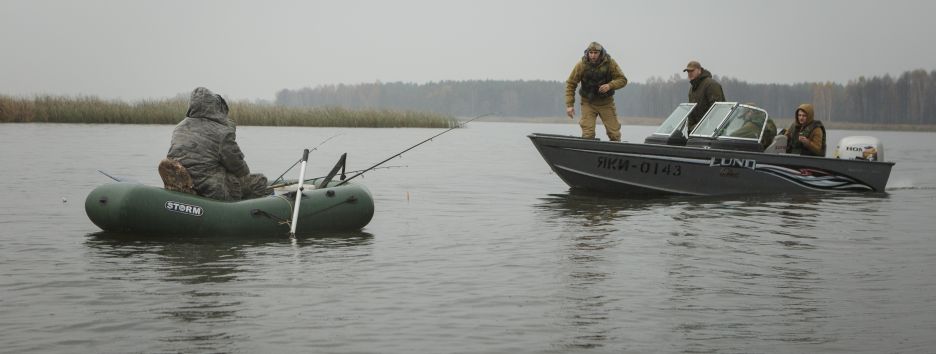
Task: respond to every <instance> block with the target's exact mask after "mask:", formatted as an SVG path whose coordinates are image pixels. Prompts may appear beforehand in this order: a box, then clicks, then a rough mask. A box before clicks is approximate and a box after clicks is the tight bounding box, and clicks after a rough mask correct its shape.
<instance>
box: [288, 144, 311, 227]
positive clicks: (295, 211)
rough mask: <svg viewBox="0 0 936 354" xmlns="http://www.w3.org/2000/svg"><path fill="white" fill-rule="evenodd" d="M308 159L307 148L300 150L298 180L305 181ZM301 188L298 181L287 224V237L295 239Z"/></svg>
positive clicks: (301, 185)
mask: <svg viewBox="0 0 936 354" xmlns="http://www.w3.org/2000/svg"><path fill="white" fill-rule="evenodd" d="M308 160H309V149H305V150H302V160H299V161H300V162H301V163H300V166H299V180H300V181H305V170H306V161H308ZM302 189H303V184H302V183H299V188H296V206H295V207H294V208H293V216H292V221H291V222H290V225H289V238H291V239H296V224H298V223H299V204H300V203H301V202H302Z"/></svg>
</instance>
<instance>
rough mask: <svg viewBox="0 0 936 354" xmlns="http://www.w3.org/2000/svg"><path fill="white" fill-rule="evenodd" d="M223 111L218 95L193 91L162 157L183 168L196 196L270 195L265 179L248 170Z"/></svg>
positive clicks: (218, 197) (223, 197)
mask: <svg viewBox="0 0 936 354" xmlns="http://www.w3.org/2000/svg"><path fill="white" fill-rule="evenodd" d="M227 114H228V106H227V102H225V101H224V98H222V97H221V96H220V95H217V94H215V93H213V92H211V90H209V89H207V88H204V87H198V88H196V89H195V90H193V91H192V97H191V102H190V103H189V109H188V112H187V113H186V114H185V116H186V118H185V119H184V120H182V122H180V123H179V124H178V125H176V127H175V130H173V132H172V143H171V145H170V147H169V153H168V154H167V155H166V157H167V158H168V159H170V160H175V161H178V162H179V164H181V165H182V167H184V168H185V170H186V171H187V172H188V174H189V175H190V176H191V181H192V183H193V184H194V190H195V192H196V193H197V194H198V195H200V196H204V197H208V198H212V199H218V200H228V201H230V200H241V199H250V198H256V197H260V196H264V195H269V194H271V193H272V190H271V189H270V188H269V186H268V185H267V178H266V177H265V176H264V175H262V174H251V173H250V168H249V167H247V162H246V161H244V153H243V152H241V149H240V147H239V146H238V145H237V142H236V141H235V137H236V134H235V130H236V126H235V124H234V122H233V121H231V120H230V119H228V118H227ZM160 172H162V171H160Z"/></svg>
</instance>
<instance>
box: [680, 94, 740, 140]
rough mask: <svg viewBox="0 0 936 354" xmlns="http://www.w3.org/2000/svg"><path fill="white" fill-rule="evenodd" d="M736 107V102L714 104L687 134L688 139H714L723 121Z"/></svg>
mask: <svg viewBox="0 0 936 354" xmlns="http://www.w3.org/2000/svg"><path fill="white" fill-rule="evenodd" d="M737 107H738V103H737V102H715V103H714V104H712V107H709V110H708V112H705V115H704V116H702V119H700V120H699V123H698V124H696V126H695V129H692V132H690V133H689V137H690V138H692V137H698V138H716V137H717V136H718V135H717V134H718V133H719V132H720V129H721V128H722V126H724V123H725V120H726V119H727V118H728V116H730V115H731V113H732V112H734V110H735V109H736V108H737Z"/></svg>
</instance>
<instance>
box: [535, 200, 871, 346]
mask: <svg viewBox="0 0 936 354" xmlns="http://www.w3.org/2000/svg"><path fill="white" fill-rule="evenodd" d="M887 200H888V198H887V195H884V194H880V195H875V194H862V195H854V194H847V195H845V194H843V195H831V196H819V195H773V196H771V195H766V196H765V195H758V196H753V197H739V196H734V197H678V196H677V197H663V198H659V197H657V198H627V199H623V198H609V197H603V196H600V195H595V194H590V193H581V192H576V191H570V192H568V193H566V194H551V195H548V196H547V197H544V198H541V199H540V201H541V202H540V203H539V204H537V205H536V206H537V209H536V210H537V213H539V214H541V215H542V217H541V219H542V220H543V221H544V222H545V223H549V224H552V225H553V226H554V227H555V228H557V229H558V230H561V233H562V235H563V239H562V240H561V241H563V247H564V249H562V250H561V257H562V263H561V266H562V268H561V270H562V272H563V273H562V274H561V276H562V277H563V285H564V286H565V289H563V294H564V295H563V301H564V305H563V307H562V313H561V314H560V317H561V318H562V319H563V321H564V322H565V325H566V326H567V327H569V331H567V333H570V334H574V335H571V336H569V337H566V338H564V339H563V340H561V342H560V343H559V344H557V346H558V347H560V348H595V347H601V346H603V345H605V344H607V341H608V340H609V339H613V338H614V336H615V333H617V332H620V327H621V324H620V323H617V322H616V320H615V316H614V313H615V311H619V309H620V305H619V304H618V303H619V302H620V301H619V300H618V299H620V298H621V297H622V294H621V293H616V294H613V295H611V294H610V291H613V289H614V285H613V284H617V283H621V282H630V283H635V284H644V285H647V284H649V285H650V286H653V287H656V288H651V289H625V291H631V292H634V293H645V292H653V293H657V294H659V301H658V302H657V303H656V304H655V305H654V306H655V307H656V310H657V312H658V313H659V314H660V318H656V319H653V320H652V321H657V322H661V324H660V325H661V326H662V327H663V330H664V331H665V332H666V333H672V334H675V335H678V340H676V341H675V342H674V343H679V344H674V346H673V347H672V349H674V350H678V351H713V350H717V349H718V348H725V343H736V342H738V341H739V340H740V341H744V340H763V339H768V340H775V341H779V342H791V343H827V342H829V341H832V340H833V338H830V337H829V336H828V335H825V336H824V335H819V334H817V333H820V332H821V331H820V329H821V328H822V326H824V325H826V324H827V322H828V321H829V318H830V317H831V316H832V315H830V312H831V311H829V309H827V306H826V305H827V304H828V301H829V300H828V299H827V298H826V296H827V294H825V293H824V289H823V288H822V284H825V283H827V281H828V279H826V278H825V276H824V275H823V273H822V272H818V271H817V269H818V268H820V267H821V266H822V264H823V263H824V262H825V259H824V257H825V256H827V254H828V252H829V250H827V249H823V248H822V246H819V245H817V242H816V241H819V240H822V239H823V238H828V237H836V235H835V233H834V232H829V229H830V228H833V229H834V225H835V223H836V222H837V220H836V219H837V218H839V217H842V215H841V214H848V215H846V216H844V217H845V218H846V219H854V218H856V216H857V218H859V219H860V218H861V216H862V215H864V216H867V218H868V220H869V222H868V226H869V227H873V226H874V225H875V224H878V225H879V226H882V227H883V225H881V221H880V219H881V215H879V213H880V212H879V210H880V207H881V203H885V202H887ZM829 210H839V213H837V214H838V215H836V213H831V214H830V213H829ZM659 242H663V244H662V246H663V247H662V248H659V246H660V244H659ZM820 243H821V242H820ZM644 246H651V247H652V248H650V249H655V250H656V251H655V252H660V253H662V254H661V255H660V257H658V258H657V259H658V260H659V261H660V262H661V263H660V264H658V265H648V264H640V263H635V264H633V266H634V267H635V269H639V270H631V269H621V268H620V264H618V267H615V266H614V264H615V263H614V258H615V257H620V255H621V254H622V253H628V252H629V254H630V253H638V254H639V253H640V252H641V250H640V248H641V247H644ZM832 251H835V250H832ZM633 257H634V259H635V261H636V260H637V259H638V257H639V256H636V255H634V256H633ZM654 266H659V268H658V269H659V270H662V272H661V273H659V277H660V278H658V279H655V280H649V279H646V278H647V277H648V276H650V275H648V274H653V273H655V272H656V270H657V269H656V268H654ZM639 272H645V274H638V273H639ZM622 278H623V280H622ZM605 283H609V284H605ZM672 339H675V338H668V340H672ZM617 340H620V338H617ZM768 347H769V346H768Z"/></svg>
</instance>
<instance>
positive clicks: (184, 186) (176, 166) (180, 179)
mask: <svg viewBox="0 0 936 354" xmlns="http://www.w3.org/2000/svg"><path fill="white" fill-rule="evenodd" d="M159 177H160V178H162V181H163V188H165V189H166V190H170V191H176V192H182V193H188V194H195V195H198V193H196V192H195V182H193V181H192V175H190V174H189V173H188V170H186V169H185V166H182V164H181V163H179V161H178V160H174V159H170V158H165V159H162V161H159Z"/></svg>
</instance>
